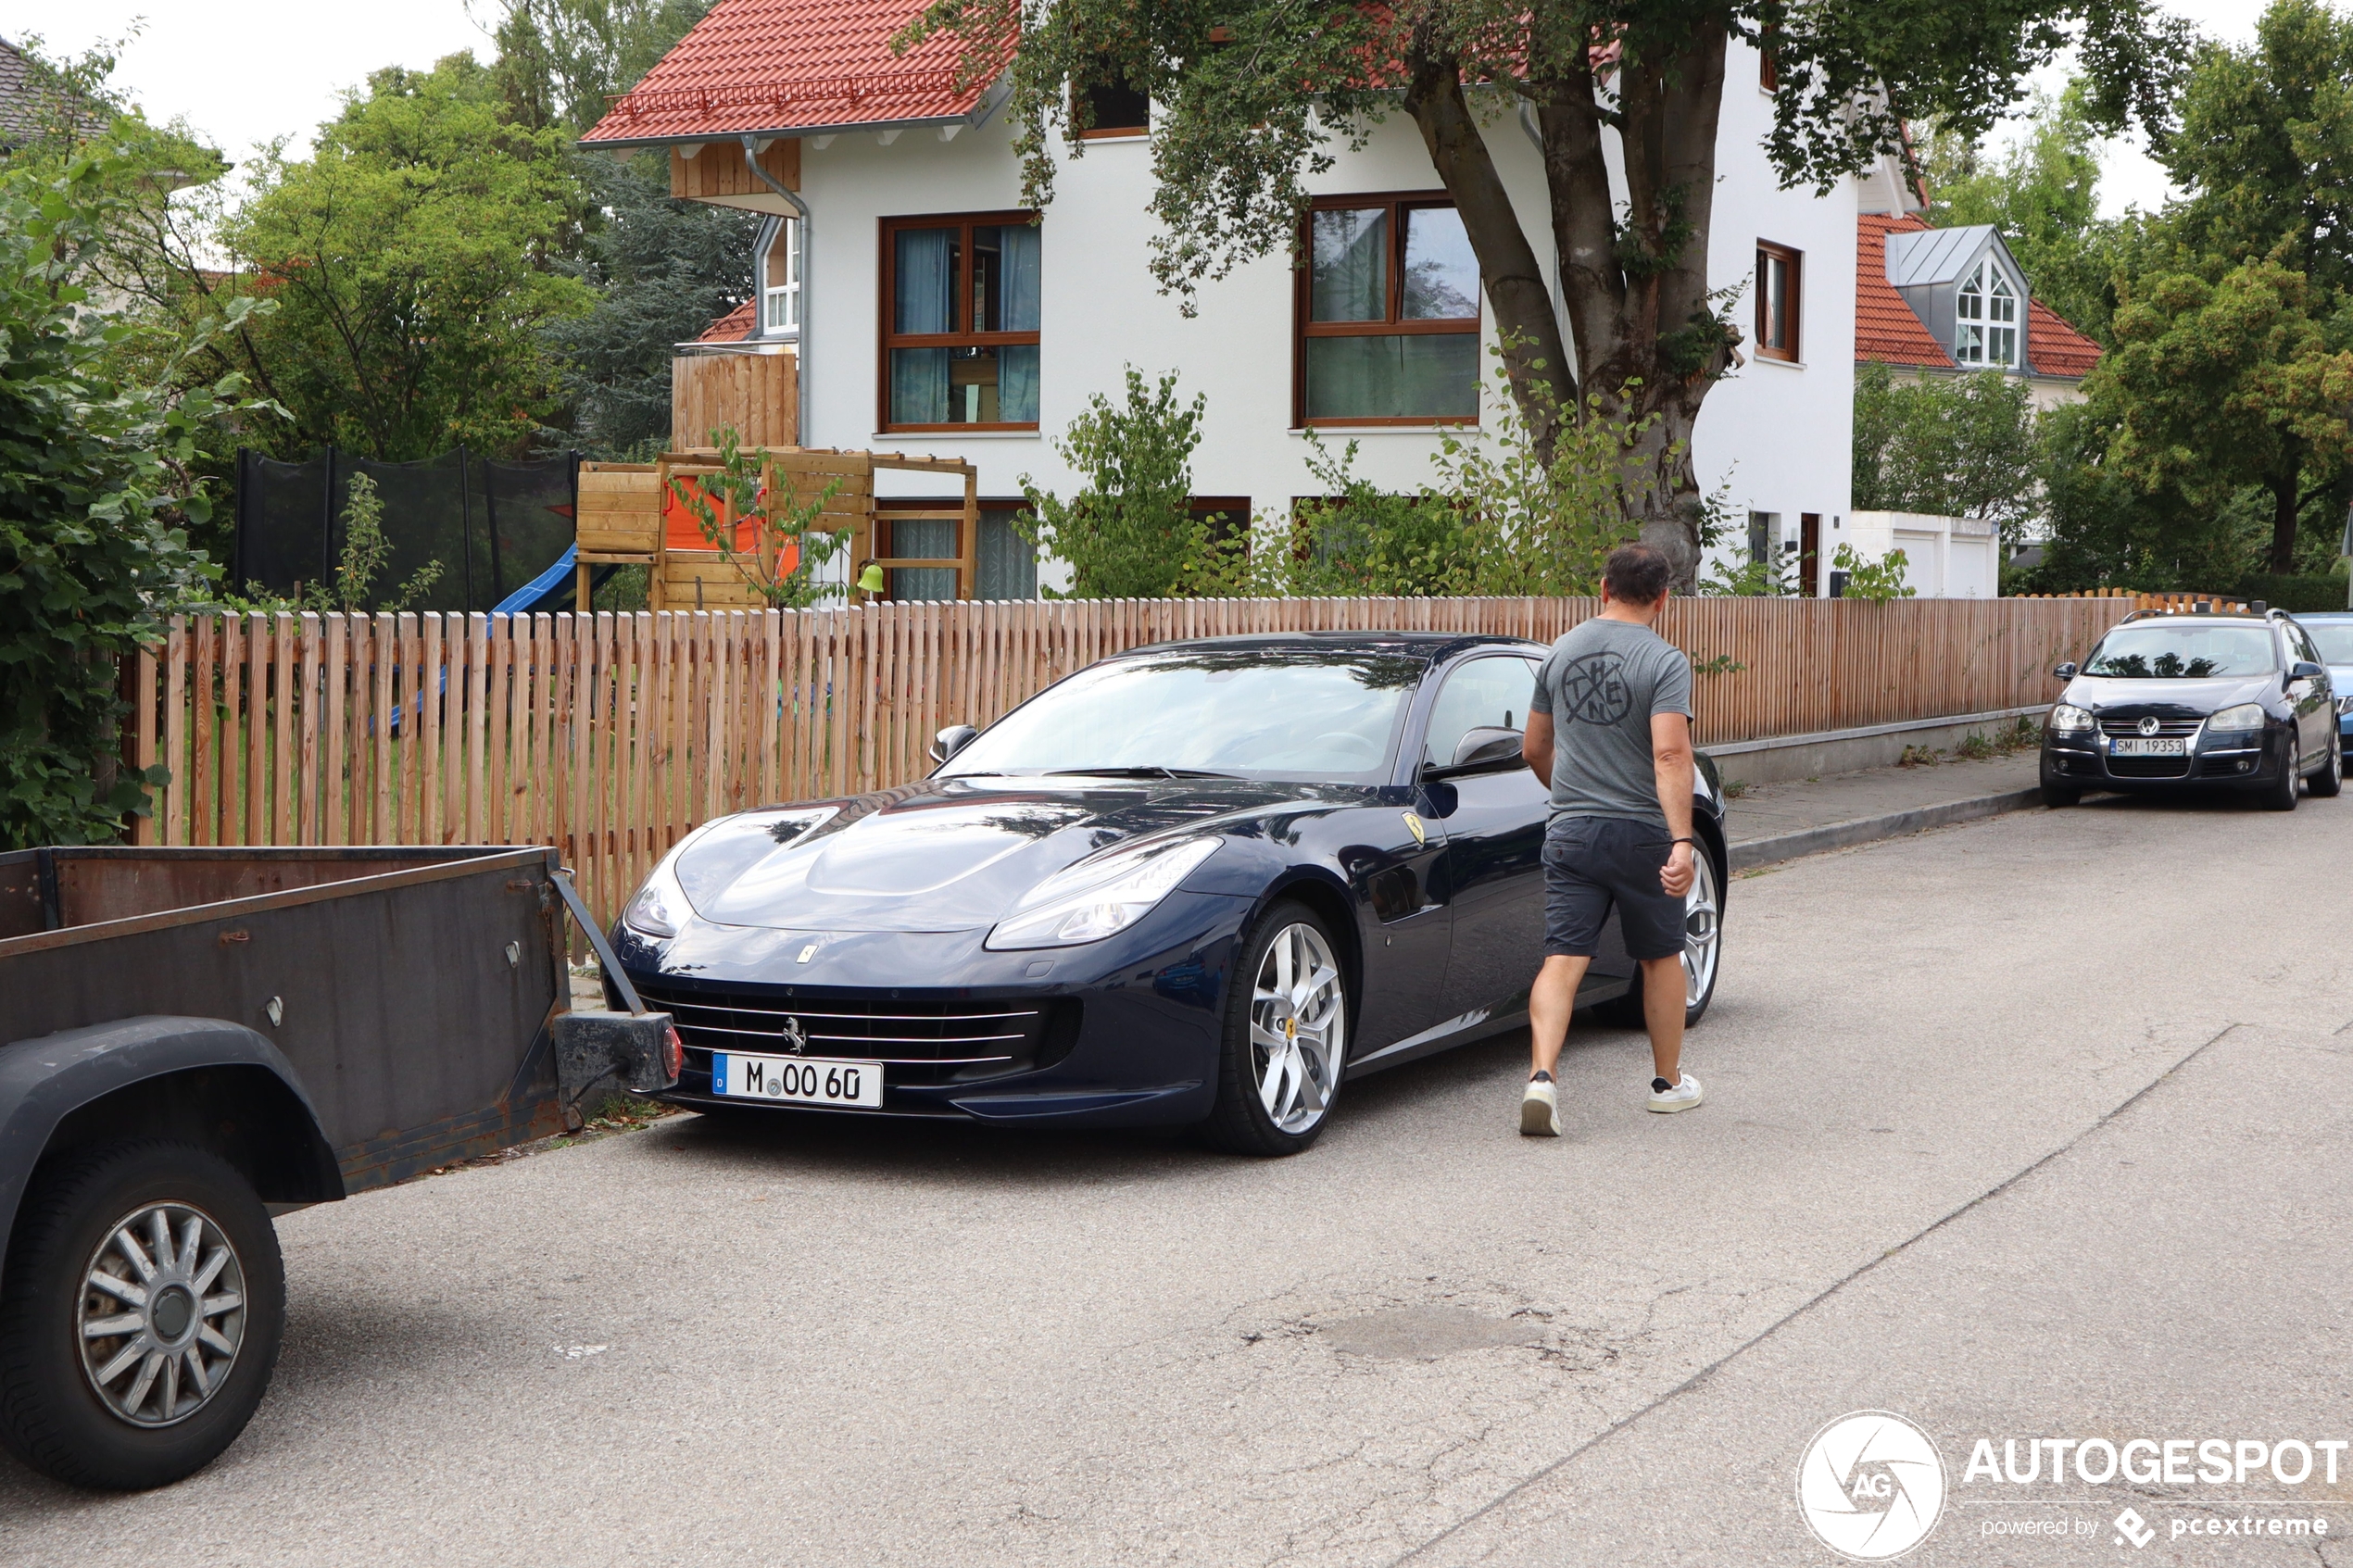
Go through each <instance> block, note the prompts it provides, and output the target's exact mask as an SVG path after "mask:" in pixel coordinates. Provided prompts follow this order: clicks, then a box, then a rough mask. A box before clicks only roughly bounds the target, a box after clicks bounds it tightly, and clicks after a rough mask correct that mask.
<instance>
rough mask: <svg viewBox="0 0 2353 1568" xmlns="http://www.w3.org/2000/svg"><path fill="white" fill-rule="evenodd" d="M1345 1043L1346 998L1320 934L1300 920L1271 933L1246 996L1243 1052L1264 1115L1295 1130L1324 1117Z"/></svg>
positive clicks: (1336, 1082) (1285, 1128)
mask: <svg viewBox="0 0 2353 1568" xmlns="http://www.w3.org/2000/svg"><path fill="white" fill-rule="evenodd" d="M1347 1047H1348V999H1347V997H1346V996H1345V995H1344V994H1343V992H1342V990H1341V987H1340V965H1339V963H1338V962H1337V961H1335V960H1334V959H1333V957H1332V950H1331V946H1330V944H1328V943H1327V942H1326V941H1325V939H1324V934H1323V933H1322V932H1320V931H1318V930H1316V929H1315V927H1314V926H1312V925H1307V924H1304V923H1300V924H1294V925H1287V926H1285V927H1283V929H1282V930H1280V931H1278V932H1277V933H1276V934H1275V940H1274V941H1273V942H1272V943H1271V944H1269V945H1268V947H1267V948H1266V956H1265V958H1263V959H1261V960H1259V965H1258V980H1257V983H1256V985H1255V986H1254V987H1253V988H1252V993H1251V1002H1250V1054H1251V1066H1252V1071H1253V1073H1254V1075H1255V1077H1256V1079H1257V1085H1258V1100H1259V1103H1260V1104H1261V1105H1263V1106H1265V1109H1266V1116H1267V1120H1269V1121H1271V1122H1273V1123H1274V1124H1275V1125H1276V1126H1277V1128H1279V1129H1280V1130H1282V1131H1283V1132H1286V1133H1303V1132H1305V1131H1307V1129H1308V1128H1310V1127H1313V1126H1314V1125H1315V1123H1318V1122H1320V1121H1322V1120H1323V1118H1324V1110H1325V1108H1326V1107H1327V1106H1328V1105H1329V1104H1330V1103H1331V1098H1332V1092H1333V1090H1334V1089H1335V1088H1337V1087H1338V1085H1339V1082H1340V1064H1341V1062H1342V1061H1343V1060H1345V1059H1346V1055H1347Z"/></svg>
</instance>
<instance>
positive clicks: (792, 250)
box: [760, 218, 800, 337]
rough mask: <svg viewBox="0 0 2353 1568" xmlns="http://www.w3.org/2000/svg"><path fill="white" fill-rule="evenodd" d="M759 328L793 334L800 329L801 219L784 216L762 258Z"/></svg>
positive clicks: (775, 334) (770, 333) (777, 334)
mask: <svg viewBox="0 0 2353 1568" xmlns="http://www.w3.org/2000/svg"><path fill="white" fill-rule="evenodd" d="M760 331H761V334H762V335H763V336H767V337H792V336H795V335H797V334H798V333H799V331H800V220H799V219H798V218H781V219H778V220H776V228H775V231H774V232H773V233H772V234H770V235H769V237H768V249H767V252H766V254H765V255H763V256H762V257H761V261H760Z"/></svg>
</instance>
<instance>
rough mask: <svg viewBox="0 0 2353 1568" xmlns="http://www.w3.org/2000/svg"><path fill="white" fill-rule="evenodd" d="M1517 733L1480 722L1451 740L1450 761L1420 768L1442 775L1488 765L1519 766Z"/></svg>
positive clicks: (1488, 767)
mask: <svg viewBox="0 0 2353 1568" xmlns="http://www.w3.org/2000/svg"><path fill="white" fill-rule="evenodd" d="M1519 742H1520V733H1519V732H1518V731H1517V730H1506V729H1504V728H1502V727H1501V726H1499V725H1492V724H1481V725H1479V726H1478V727H1477V728H1475V729H1469V730H1466V731H1464V732H1463V738H1462V739H1460V740H1458V741H1456V742H1455V743H1454V758H1453V761H1451V762H1446V763H1443V764H1441V765H1437V766H1433V767H1429V768H1426V769H1424V770H1423V771H1424V772H1425V773H1427V774H1428V775H1430V776H1432V777H1440V778H1442V777H1444V776H1446V775H1447V774H1450V773H1478V772H1484V771H1487V770H1489V769H1491V768H1504V767H1513V768H1516V767H1517V766H1519V761H1520V756H1519Z"/></svg>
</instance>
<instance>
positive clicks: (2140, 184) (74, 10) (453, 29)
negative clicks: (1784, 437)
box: [0, 0, 2262, 214]
mask: <svg viewBox="0 0 2353 1568" xmlns="http://www.w3.org/2000/svg"><path fill="white" fill-rule="evenodd" d="M2165 4H2166V5H2167V6H2168V8H2169V9H2171V10H2174V11H2177V12H2179V13H2181V14H2182V15H2183V16H2186V17H2188V18H2189V19H2191V20H2193V21H2194V22H2196V24H2197V26H2198V27H2199V29H2200V30H2201V31H2205V32H2208V33H2210V34H2214V35H2217V36H2220V37H2222V38H2227V39H2229V40H2231V41H2232V42H2233V43H2239V44H2244V43H2246V42H2247V41H2248V40H2249V39H2251V38H2252V37H2253V36H2254V28H2255V19H2256V17H2257V16H2258V15H2259V13H2260V12H2261V10H2262V5H2261V0H2165ZM470 13H471V14H470ZM498 14H499V6H498V4H497V0H472V4H471V6H470V5H469V3H468V0H398V3H397V4H394V5H377V6H366V5H356V6H355V5H321V4H319V0H73V4H71V5H70V6H67V5H62V4H60V3H59V0H0V37H6V38H10V39H16V38H20V37H23V36H24V35H26V34H28V33H37V34H41V35H43V36H44V38H45V39H46V41H47V43H48V45H49V47H50V48H51V50H52V51H53V52H77V51H80V50H82V49H84V48H87V47H89V46H90V45H91V44H94V43H97V42H99V41H101V40H108V39H119V38H121V37H123V36H124V35H125V34H126V33H127V32H129V31H131V29H132V26H133V25H134V24H135V23H136V22H137V21H138V19H142V18H144V19H145V31H143V32H141V34H140V35H139V36H138V37H137V38H136V39H135V40H133V41H132V43H131V44H130V45H129V46H128V47H127V48H125V49H124V50H123V51H122V56H121V64H120V67H119V69H118V70H117V73H116V80H117V82H119V83H120V84H121V85H122V86H123V87H124V88H125V89H126V90H128V92H129V93H130V94H131V96H132V98H133V99H134V100H135V101H137V102H138V103H139V104H140V105H142V106H143V107H145V109H146V111H147V115H148V118H150V119H157V120H169V119H172V118H174V117H175V116H181V115H184V116H186V117H187V119H188V122H189V123H190V125H192V126H193V127H195V130H196V131H198V132H201V133H202V134H203V135H204V136H205V138H206V139H207V140H208V141H209V142H211V143H212V144H214V145H216V146H219V147H220V148H221V150H222V151H224V152H226V153H228V154H229V155H230V156H231V157H238V158H242V157H245V156H246V155H247V153H249V151H250V150H251V149H252V148H253V147H254V146H256V145H258V144H261V143H263V142H267V141H268V140H270V139H271V137H273V136H281V135H291V136H293V137H294V138H295V139H296V145H297V146H299V145H301V144H304V143H306V142H307V141H308V138H309V134H310V132H311V131H312V130H313V129H314V128H315V127H316V126H317V125H318V124H319V122H320V121H321V120H322V119H327V118H328V117H329V116H331V115H332V114H333V113H334V112H335V108H336V102H337V99H336V94H338V93H339V92H341V91H342V90H343V89H345V88H347V87H354V86H357V85H359V82H361V81H362V80H363V79H364V78H365V77H366V76H367V74H368V72H370V71H371V70H373V69H376V68H377V67H379V66H385V65H406V66H429V65H431V64H432V63H433V62H434V60H436V59H438V58H440V57H441V56H444V55H447V54H450V53H452V52H453V51H456V50H459V49H466V48H472V49H473V50H474V51H475V53H476V54H477V55H479V56H482V57H484V58H485V59H486V58H488V57H489V56H490V54H491V48H490V41H489V37H488V33H487V30H486V25H485V24H495V21H496V19H497V16H498ZM477 16H478V17H479V18H481V20H480V21H477V20H476V19H475V18H476V17H477ZM2066 75H2067V73H2066V71H2065V69H2063V68H2058V69H2053V70H2050V71H2047V72H2045V82H2044V84H2045V86H2048V87H2050V88H2052V89H2053V90H2056V89H2057V87H2058V86H2059V85H2060V84H2061V83H2063V82H2065V80H2066ZM2002 139H2004V134H2003V132H1996V135H1995V140H1996V141H1997V142H1998V141H2000V140H2002ZM2103 161H2104V165H2105V167H2104V172H2103V178H2102V180H2101V188H2100V207H2101V210H2102V211H2103V212H2106V213H2110V214H2113V213H2116V212H2120V211H2122V210H2123V208H2124V207H2126V206H2128V205H2133V204H2137V205H2139V206H2140V207H2156V206H2157V205H2158V203H2160V202H2161V201H2163V200H2164V197H2165V176H2164V173H2163V171H2161V170H2160V169H2158V167H2157V166H2156V165H2155V164H2153V163H2151V162H2149V160H2148V159H2147V158H2146V157H2144V156H2142V155H2141V153H2140V152H2139V150H2138V149H2137V148H2135V147H2133V146H2131V145H2129V144H2113V145H2111V146H2110V147H2109V148H2108V149H2107V153H2106V157H2105V158H2104V160H2103Z"/></svg>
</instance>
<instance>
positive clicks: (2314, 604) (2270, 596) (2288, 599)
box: [2215, 571, 2346, 613]
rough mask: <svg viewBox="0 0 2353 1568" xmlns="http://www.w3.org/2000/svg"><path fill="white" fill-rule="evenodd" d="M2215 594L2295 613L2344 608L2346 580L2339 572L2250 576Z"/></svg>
mask: <svg viewBox="0 0 2353 1568" xmlns="http://www.w3.org/2000/svg"><path fill="white" fill-rule="evenodd" d="M2215 591H2216V592H2218V593H2226V594H2229V595H2230V596H2232V597H2233V598H2240V599H2249V600H2253V599H2261V600H2262V601H2263V602H2264V603H2265V604H2267V605H2269V606H2271V608H2273V609H2284V610H2292V611H2296V612H2297V613H2303V612H2306V611H2310V610H2320V609H2343V608H2346V576H2345V573H2344V572H2342V571H2338V572H2333V573H2326V574H2323V573H2321V572H2305V573H2302V574H2300V575H2298V576H2294V577H2280V576H2274V575H2272V574H2271V573H2269V572H2260V571H2258V572H2250V573H2248V574H2247V575H2246V576H2245V577H2242V578H2240V579H2239V580H2238V581H2237V582H2236V583H2231V584H2229V585H2227V586H2225V587H2223V588H2221V589H2217V590H2215Z"/></svg>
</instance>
